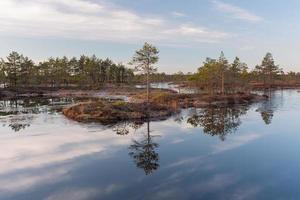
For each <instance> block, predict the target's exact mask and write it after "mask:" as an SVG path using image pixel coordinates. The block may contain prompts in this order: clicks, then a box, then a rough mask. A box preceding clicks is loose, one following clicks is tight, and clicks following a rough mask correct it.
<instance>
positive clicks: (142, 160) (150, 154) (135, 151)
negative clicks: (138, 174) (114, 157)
mask: <svg viewBox="0 0 300 200" xmlns="http://www.w3.org/2000/svg"><path fill="white" fill-rule="evenodd" d="M158 147H159V145H158V144H157V143H155V142H154V141H153V137H152V136H151V135H150V122H149V120H148V121H147V134H145V138H143V139H142V140H141V141H136V140H134V141H133V144H132V145H130V147H129V150H130V152H129V155H130V156H131V157H132V158H133V160H134V162H135V164H136V166H137V167H138V168H141V169H143V170H144V172H145V174H146V175H149V174H152V173H153V172H154V171H155V170H157V169H158V168H159V155H158V153H157V152H156V149H157V148H158Z"/></svg>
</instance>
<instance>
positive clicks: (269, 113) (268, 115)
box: [257, 90, 283, 125]
mask: <svg viewBox="0 0 300 200" xmlns="http://www.w3.org/2000/svg"><path fill="white" fill-rule="evenodd" d="M264 94H265V95H267V96H268V97H269V99H268V100H267V101H264V102H262V103H261V105H260V107H259V108H258V109H257V112H259V113H260V115H261V118H262V120H263V121H264V122H265V124H266V125H269V124H271V123H272V119H273V116H274V112H275V110H276V109H277V108H278V107H279V106H280V105H281V104H282V103H283V94H282V93H281V94H280V96H279V95H278V94H276V93H275V92H274V91H271V90H269V91H267V92H265V93H264ZM274 96H275V98H274Z"/></svg>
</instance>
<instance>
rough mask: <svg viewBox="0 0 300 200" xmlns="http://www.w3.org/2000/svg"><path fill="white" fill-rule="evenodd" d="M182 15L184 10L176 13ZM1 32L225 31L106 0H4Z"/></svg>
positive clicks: (198, 35)
mask: <svg viewBox="0 0 300 200" xmlns="http://www.w3.org/2000/svg"><path fill="white" fill-rule="evenodd" d="M177 15H182V13H177ZM0 26H1V29H0V34H1V35H12V36H17V37H18V36H22V37H24V36H25V37H55V38H70V39H83V40H105V41H116V42H140V41H150V42H151V41H159V42H164V43H167V44H174V43H181V44H182V43H186V42H190V43H191V42H195V41H196V42H211V41H214V42H216V41H220V40H221V39H225V38H228V37H230V34H228V33H225V32H223V31H216V30H210V29H207V28H199V27H196V26H192V25H189V26H187V25H184V24H178V23H176V22H174V21H170V20H167V19H165V18H163V17H153V16H142V15H138V14H136V13H134V12H132V11H128V10H126V9H124V8H120V7H117V6H116V5H113V4H111V3H108V2H106V1H98V2H97V3H95V2H90V1H87V0H27V1H21V0H1V1H0Z"/></svg>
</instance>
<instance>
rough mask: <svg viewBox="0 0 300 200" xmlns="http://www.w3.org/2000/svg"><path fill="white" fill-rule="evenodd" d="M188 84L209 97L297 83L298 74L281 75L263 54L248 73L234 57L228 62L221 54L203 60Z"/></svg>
mask: <svg viewBox="0 0 300 200" xmlns="http://www.w3.org/2000/svg"><path fill="white" fill-rule="evenodd" d="M189 81H190V84H191V85H192V86H194V87H197V88H199V89H201V90H206V91H208V92H209V93H211V94H216V93H220V94H225V93H236V92H244V91H250V90H251V89H252V88H254V87H256V88H259V87H260V88H272V87H276V86H295V85H296V84H300V73H295V72H288V73H284V72H283V70H282V69H280V68H279V66H278V65H276V64H275V61H274V59H273V56H272V54H271V53H267V54H266V55H265V57H264V58H263V60H262V62H261V64H259V65H257V66H256V67H255V68H254V69H253V70H251V71H250V70H248V67H247V64H245V63H244V62H242V61H241V60H240V59H239V58H238V57H236V58H235V59H234V61H233V62H232V63H229V62H228V60H227V59H226V58H225V56H224V53H223V52H221V55H220V57H219V58H218V59H211V58H207V59H206V61H205V62H204V63H203V65H202V66H201V67H199V68H198V71H197V72H196V73H195V74H193V75H192V76H190V77H189Z"/></svg>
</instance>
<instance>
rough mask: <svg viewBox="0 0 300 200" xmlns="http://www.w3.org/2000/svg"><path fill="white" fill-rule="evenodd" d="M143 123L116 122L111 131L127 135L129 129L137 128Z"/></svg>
mask: <svg viewBox="0 0 300 200" xmlns="http://www.w3.org/2000/svg"><path fill="white" fill-rule="evenodd" d="M142 125H143V122H130V121H125V122H121V123H118V124H116V125H114V126H113V129H112V130H113V131H114V132H115V133H116V134H117V135H128V134H129V133H130V129H133V130H135V131H136V130H137V129H139V128H140V127H141V126H142Z"/></svg>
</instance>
